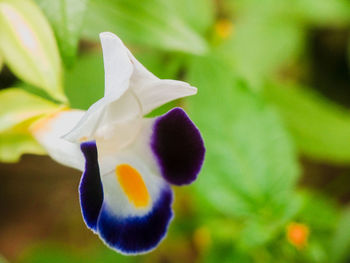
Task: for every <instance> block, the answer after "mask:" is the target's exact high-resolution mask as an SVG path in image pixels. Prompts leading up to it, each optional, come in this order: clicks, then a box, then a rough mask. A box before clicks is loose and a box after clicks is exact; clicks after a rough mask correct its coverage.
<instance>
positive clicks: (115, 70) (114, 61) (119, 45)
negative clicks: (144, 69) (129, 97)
mask: <svg viewBox="0 0 350 263" xmlns="http://www.w3.org/2000/svg"><path fill="white" fill-rule="evenodd" d="M100 39H101V44H102V49H103V63H104V68H105V96H113V97H114V99H117V98H119V97H120V96H121V95H122V94H123V93H124V92H125V91H126V90H127V89H128V87H129V79H130V77H131V74H132V72H133V65H132V63H131V61H130V59H129V56H128V50H127V48H126V47H125V45H124V44H123V42H122V41H121V40H120V39H119V38H118V37H117V36H116V35H114V34H112V33H109V32H103V33H101V34H100Z"/></svg>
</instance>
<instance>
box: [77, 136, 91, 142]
mask: <svg viewBox="0 0 350 263" xmlns="http://www.w3.org/2000/svg"><path fill="white" fill-rule="evenodd" d="M88 139H89V138H88V137H86V136H83V137H81V138H80V139H79V142H86V141H87V140H88Z"/></svg>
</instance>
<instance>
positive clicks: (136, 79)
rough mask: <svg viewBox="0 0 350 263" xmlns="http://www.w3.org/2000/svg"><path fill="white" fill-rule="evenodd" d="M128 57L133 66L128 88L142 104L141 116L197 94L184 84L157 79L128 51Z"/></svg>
mask: <svg viewBox="0 0 350 263" xmlns="http://www.w3.org/2000/svg"><path fill="white" fill-rule="evenodd" d="M128 55H129V57H130V60H131V62H132V63H133V65H134V71H133V74H132V76H131V79H130V86H131V89H132V90H133V92H135V94H136V96H137V97H138V98H139V100H140V102H141V104H142V109H143V115H146V114H148V113H150V112H151V111H152V110H154V109H156V108H157V107H159V106H161V105H163V104H165V103H167V102H169V101H172V100H176V99H179V98H182V97H187V96H191V95H194V94H196V93H197V88H195V87H192V86H191V85H189V84H188V83H186V82H183V81H177V80H171V79H159V78H158V77H156V76H155V75H153V74H152V73H151V72H150V71H149V70H147V69H146V68H145V67H144V66H143V65H142V64H141V63H140V62H139V61H138V60H137V59H136V58H135V57H134V56H133V55H132V53H131V52H130V51H129V50H128Z"/></svg>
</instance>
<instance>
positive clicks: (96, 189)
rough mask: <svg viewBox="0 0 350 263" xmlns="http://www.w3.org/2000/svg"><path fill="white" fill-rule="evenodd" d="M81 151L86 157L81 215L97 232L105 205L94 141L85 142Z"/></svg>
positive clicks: (82, 182) (81, 184) (81, 191)
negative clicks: (98, 222) (100, 215)
mask: <svg viewBox="0 0 350 263" xmlns="http://www.w3.org/2000/svg"><path fill="white" fill-rule="evenodd" d="M80 149H81V151H82V152H83V154H84V157H85V171H84V173H83V175H82V177H81V180H80V185H79V197H80V207H81V213H82V214H83V218H84V221H85V223H86V225H87V226H88V227H89V228H90V229H92V230H93V231H96V229H97V220H98V216H99V214H100V210H101V206H102V203H103V188H102V182H101V178H100V169H99V165H98V159H97V147H96V143H95V142H94V141H90V142H84V143H82V144H81V145H80Z"/></svg>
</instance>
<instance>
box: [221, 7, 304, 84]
mask: <svg viewBox="0 0 350 263" xmlns="http://www.w3.org/2000/svg"><path fill="white" fill-rule="evenodd" d="M259 15H260V14H254V13H253V14H251V15H250V16H247V17H242V18H239V19H237V22H236V24H235V25H234V26H235V27H234V33H233V37H232V38H231V39H230V40H229V41H228V42H227V43H225V44H224V45H223V46H222V47H221V50H222V53H223V56H224V57H225V58H226V59H227V61H228V62H229V63H230V64H231V66H232V68H233V70H234V72H236V74H239V75H240V76H242V77H244V78H245V79H247V80H248V81H250V83H251V84H253V85H256V86H260V84H261V81H262V80H263V79H265V78H266V77H269V76H271V75H273V74H276V73H277V72H278V70H279V69H280V68H281V67H282V66H283V65H286V64H287V63H289V62H291V61H293V59H295V57H297V55H298V54H299V52H300V50H301V48H302V43H303V40H304V35H303V32H302V31H301V30H300V28H299V27H298V26H297V25H296V24H295V23H292V22H290V21H288V20H287V21H285V20H281V19H265V18H264V17H261V16H259Z"/></svg>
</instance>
